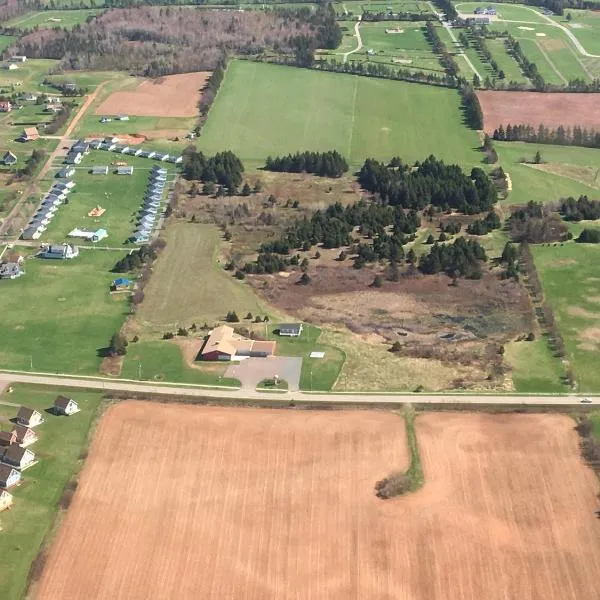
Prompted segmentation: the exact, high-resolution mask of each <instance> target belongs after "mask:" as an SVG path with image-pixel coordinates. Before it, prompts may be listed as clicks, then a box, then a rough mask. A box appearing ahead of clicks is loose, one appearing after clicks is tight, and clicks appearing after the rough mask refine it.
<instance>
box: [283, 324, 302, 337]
mask: <svg viewBox="0 0 600 600" xmlns="http://www.w3.org/2000/svg"><path fill="white" fill-rule="evenodd" d="M301 333H302V323H282V324H281V325H280V326H279V335H285V336H288V337H298V336H299V335H300V334H301Z"/></svg>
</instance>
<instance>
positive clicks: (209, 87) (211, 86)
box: [198, 58, 227, 117]
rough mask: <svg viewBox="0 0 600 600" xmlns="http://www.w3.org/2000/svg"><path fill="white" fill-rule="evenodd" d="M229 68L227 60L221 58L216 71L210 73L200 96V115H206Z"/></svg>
mask: <svg viewBox="0 0 600 600" xmlns="http://www.w3.org/2000/svg"><path fill="white" fill-rule="evenodd" d="M226 70H227V61H226V59H225V58H223V59H221V60H220V61H219V63H218V64H217V66H216V67H215V69H214V71H213V72H212V73H211V74H210V77H209V78H208V80H207V81H206V85H205V86H204V89H203V90H202V96H201V97H200V103H199V106H198V108H199V109H200V116H201V117H206V115H207V114H208V111H209V110H210V107H211V106H212V103H213V102H214V100H215V97H216V95H217V92H218V91H219V88H220V87H221V83H223V79H224V78H225V71H226Z"/></svg>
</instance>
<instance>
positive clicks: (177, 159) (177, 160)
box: [169, 156, 183, 165]
mask: <svg viewBox="0 0 600 600" xmlns="http://www.w3.org/2000/svg"><path fill="white" fill-rule="evenodd" d="M169 162H172V163H175V164H176V165H178V164H179V163H182V162H183V156H169Z"/></svg>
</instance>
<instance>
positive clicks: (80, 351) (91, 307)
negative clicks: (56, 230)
mask: <svg viewBox="0 0 600 600" xmlns="http://www.w3.org/2000/svg"><path fill="white" fill-rule="evenodd" d="M15 251H17V252H21V253H22V254H26V255H27V256H28V257H27V258H26V259H25V262H24V270H25V275H23V276H22V277H20V278H19V279H15V280H3V281H1V282H0V306H2V320H1V321H0V339H1V340H2V346H1V348H0V364H2V366H3V367H4V368H6V369H15V370H25V371H29V370H34V371H43V372H48V373H73V374H80V375H84V374H85V375H93V374H96V373H97V372H98V367H99V365H100V362H101V360H102V358H101V356H99V350H100V349H102V348H105V347H106V346H107V345H108V342H109V340H110V336H111V335H112V334H113V333H114V332H115V331H118V330H119V329H120V328H121V325H122V324H123V321H124V319H125V316H126V314H127V313H128V311H129V306H128V303H127V299H126V298H125V297H124V296H120V297H117V296H114V297H113V296H111V295H110V293H109V285H110V282H111V281H112V280H113V279H114V277H115V275H114V274H113V273H111V272H110V269H111V268H112V267H113V266H114V264H115V262H116V261H117V260H118V259H119V258H121V253H118V252H111V251H92V250H85V249H82V250H81V251H80V255H79V257H78V258H75V259H72V260H44V259H40V258H35V257H33V255H32V254H30V253H29V252H30V250H29V249H26V248H23V247H19V246H15ZM28 253H29V254H28Z"/></svg>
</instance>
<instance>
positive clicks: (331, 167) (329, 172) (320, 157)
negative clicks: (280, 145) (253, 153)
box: [265, 150, 348, 177]
mask: <svg viewBox="0 0 600 600" xmlns="http://www.w3.org/2000/svg"><path fill="white" fill-rule="evenodd" d="M265 169H266V170H267V171H276V172H286V173H314V174H315V175H320V176H321V177H341V176H342V175H343V174H344V173H345V172H346V171H347V170H348V163H347V162H346V159H345V158H344V157H343V156H342V155H341V154H340V153H339V152H338V151H337V150H329V151H328V152H308V151H307V152H297V153H296V154H288V155H287V156H279V157H275V158H272V157H270V156H269V157H268V158H267V160H266V162H265Z"/></svg>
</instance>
